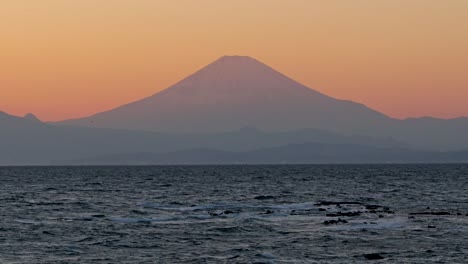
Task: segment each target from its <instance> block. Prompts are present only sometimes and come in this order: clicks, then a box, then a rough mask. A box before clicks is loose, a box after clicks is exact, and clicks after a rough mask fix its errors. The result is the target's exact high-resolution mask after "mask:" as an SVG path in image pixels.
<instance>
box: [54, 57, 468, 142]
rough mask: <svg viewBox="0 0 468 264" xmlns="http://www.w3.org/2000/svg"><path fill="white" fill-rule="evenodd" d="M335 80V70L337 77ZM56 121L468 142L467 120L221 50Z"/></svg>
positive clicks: (179, 130) (167, 130)
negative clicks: (190, 70)
mask: <svg viewBox="0 0 468 264" xmlns="http://www.w3.org/2000/svg"><path fill="white" fill-rule="evenodd" d="M337 78H339V76H337ZM57 124H59V125H74V126H84V127H100V128H113V129H128V130H144V131H154V132H164V133H189V134H193V133H205V134H213V133H223V132H228V131H234V130H238V129H240V128H242V127H249V126H250V127H256V128H259V129H261V130H264V131H269V132H281V131H292V130H300V129H317V130H325V131H330V132H333V133H338V134H342V135H348V136H356V135H358V136H370V137H375V138H393V139H395V140H397V141H400V142H404V143H405V144H408V145H411V146H415V147H417V148H420V149H426V150H456V149H461V148H468V133H465V131H468V118H459V119H453V120H443V119H435V118H420V119H407V120H399V119H393V118H390V117H388V116H386V115H384V114H382V113H379V112H377V111H375V110H372V109H370V108H368V107H366V106H364V105H362V104H358V103H354V102H351V101H346V100H338V99H335V98H332V97H329V96H327V95H324V94H322V93H320V92H318V91H315V90H312V89H310V88H308V87H306V86H304V85H302V84H300V83H298V82H296V81H294V80H292V79H290V78H288V77H286V76H284V75H283V74H281V73H279V72H277V71H275V70H274V69H272V68H270V67H268V66H267V65H265V64H263V63H261V62H259V61H257V60H255V59H253V58H250V57H245V56H224V57H222V58H220V59H218V60H216V61H215V62H213V63H211V64H209V65H208V66H206V67H204V68H202V69H201V70H199V71H197V72H196V73H194V74H192V75H191V76H189V77H187V78H185V79H183V80H181V81H180V82H178V83H176V84H175V85H173V86H171V87H169V88H167V89H166V90H163V91H161V92H159V93H157V94H155V95H153V96H150V97H147V98H144V99H142V100H139V101H136V102H133V103H130V104H127V105H124V106H121V107H118V108H116V109H112V110H110V111H106V112H102V113H98V114H95V115H93V116H90V117H85V118H81V119H74V120H66V121H62V122H58V123H57Z"/></svg>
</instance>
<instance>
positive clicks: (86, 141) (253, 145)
mask: <svg viewBox="0 0 468 264" xmlns="http://www.w3.org/2000/svg"><path fill="white" fill-rule="evenodd" d="M308 141H314V142H322V143H332V142H334V143H342V144H365V145H366V144H367V145H373V146H381V147H402V146H404V145H403V144H402V143H400V142H397V141H394V140H391V139H379V138H371V137H357V136H343V135H339V134H336V133H330V132H327V131H321V130H312V129H303V130H297V131H287V132H276V133H271V132H265V131H261V130H258V129H256V128H249V127H246V128H242V129H239V130H236V131H231V132H227V133H214V134H166V133H155V132H142V131H134V130H119V129H106V128H91V127H74V126H64V125H60V126H59V125H52V124H46V123H43V122H41V121H40V120H39V119H38V118H36V117H34V115H32V114H29V115H27V116H25V117H16V116H12V115H9V114H6V113H3V112H0V165H48V164H54V161H58V160H77V159H78V160H79V159H85V158H89V157H94V156H109V155H111V156H112V155H117V156H118V155H120V154H121V153H141V152H146V153H167V152H180V151H185V150H189V149H200V148H207V149H219V150H220V151H233V152H245V151H252V150H255V149H258V148H268V147H277V146H281V145H285V144H297V143H303V142H308ZM205 157H206V156H205ZM125 163H126V161H124V160H123V161H122V164H125Z"/></svg>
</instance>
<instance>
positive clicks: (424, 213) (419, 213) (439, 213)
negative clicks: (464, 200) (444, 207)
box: [410, 211, 451, 215]
mask: <svg viewBox="0 0 468 264" xmlns="http://www.w3.org/2000/svg"><path fill="white" fill-rule="evenodd" d="M410 215H451V214H450V213H449V212H444V211H441V212H418V213H410Z"/></svg>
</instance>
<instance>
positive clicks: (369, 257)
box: [364, 253, 384, 260]
mask: <svg viewBox="0 0 468 264" xmlns="http://www.w3.org/2000/svg"><path fill="white" fill-rule="evenodd" d="M364 257H365V258H366V259H367V260H378V259H384V257H382V256H381V255H380V254H377V253H371V254H364Z"/></svg>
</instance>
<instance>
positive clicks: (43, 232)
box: [42, 231, 55, 236]
mask: <svg viewBox="0 0 468 264" xmlns="http://www.w3.org/2000/svg"><path fill="white" fill-rule="evenodd" d="M42 234H44V235H49V236H55V234H53V233H51V232H49V231H42Z"/></svg>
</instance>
